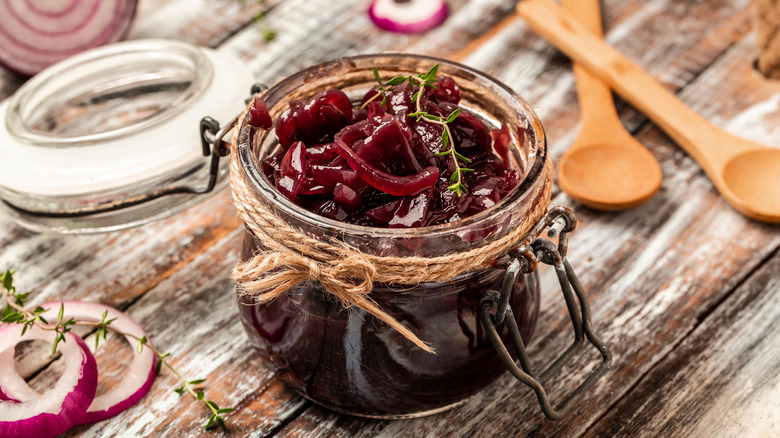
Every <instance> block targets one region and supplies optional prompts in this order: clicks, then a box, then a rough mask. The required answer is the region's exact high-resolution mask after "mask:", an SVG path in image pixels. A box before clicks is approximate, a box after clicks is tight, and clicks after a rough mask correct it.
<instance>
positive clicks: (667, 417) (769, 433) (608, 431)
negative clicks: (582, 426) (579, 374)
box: [586, 253, 780, 437]
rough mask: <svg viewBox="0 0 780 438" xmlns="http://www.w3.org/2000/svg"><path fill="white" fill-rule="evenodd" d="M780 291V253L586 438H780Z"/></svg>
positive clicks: (641, 382) (741, 286) (738, 289)
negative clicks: (671, 437)
mask: <svg viewBox="0 0 780 438" xmlns="http://www.w3.org/2000/svg"><path fill="white" fill-rule="evenodd" d="M778 290H780V255H778V254H777V253H775V255H774V256H773V257H772V259H771V260H770V261H769V262H768V263H767V264H765V265H764V266H762V267H761V268H760V269H759V270H758V271H757V272H755V273H754V274H753V275H751V276H750V278H748V279H747V281H746V282H745V283H744V284H742V285H740V287H739V288H737V290H736V291H735V292H734V293H733V294H731V295H730V296H729V297H728V299H727V300H726V301H725V302H723V303H722V304H721V305H720V306H718V308H717V309H715V311H714V312H713V313H712V314H711V315H709V316H708V317H707V318H706V319H705V320H704V321H703V322H702V323H701V324H700V325H699V326H698V327H696V329H695V330H694V331H693V333H692V334H691V335H690V336H689V337H688V338H686V339H685V341H683V342H682V344H680V346H679V347H678V348H676V349H675V350H674V351H673V352H672V353H670V354H669V356H668V357H666V358H664V360H663V361H662V362H661V363H659V364H658V365H657V366H655V367H654V368H653V370H652V371H651V372H650V373H649V374H648V375H646V376H645V377H644V378H642V380H641V381H640V382H639V384H638V386H637V387H636V388H635V389H634V390H633V391H631V393H629V394H628V395H627V396H626V397H624V398H623V399H622V400H621V401H620V403H618V404H617V406H615V407H614V408H613V409H611V410H610V411H609V412H608V413H607V414H606V415H605V416H604V417H603V418H602V419H600V420H599V422H598V423H596V424H595V425H594V427H592V428H591V429H589V430H588V432H587V434H586V435H587V436H593V437H600V436H632V437H650V436H701V437H704V436H718V437H748V436H750V437H759V436H760V437H774V436H780V417H778V413H780V374H778V373H777V370H778V369H780V354H778V353H780V336H778V330H777V327H776V326H777V321H778V320H779V319H780V295H779V294H778V293H777V292H778ZM767 334H771V335H769V336H768V335H767ZM694 382H695V383H694Z"/></svg>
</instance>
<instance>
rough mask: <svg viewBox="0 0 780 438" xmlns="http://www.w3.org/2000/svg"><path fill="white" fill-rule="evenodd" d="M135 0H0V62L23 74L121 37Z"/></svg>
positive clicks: (124, 34)
mask: <svg viewBox="0 0 780 438" xmlns="http://www.w3.org/2000/svg"><path fill="white" fill-rule="evenodd" d="M137 5H138V0H62V1H52V0H49V1H40V0H38V1H34V0H3V8H2V9H3V12H2V13H0V64H1V65H5V66H6V67H8V68H9V69H11V70H14V71H16V72H18V73H20V74H23V75H25V76H32V75H34V74H35V73H38V72H39V71H41V70H43V69H44V68H46V67H48V66H50V65H52V64H54V63H56V62H57V61H60V60H62V59H65V58H67V57H69V56H72V55H75V54H76V53H79V52H83V51H85V50H88V49H91V48H94V47H98V46H101V45H104V44H108V43H113V42H116V41H119V40H120V39H122V38H124V37H125V36H126V35H127V33H128V32H129V30H130V25H131V24H132V21H133V18H134V17H135V12H136V8H137Z"/></svg>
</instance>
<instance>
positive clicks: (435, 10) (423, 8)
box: [368, 0, 448, 33]
mask: <svg viewBox="0 0 780 438" xmlns="http://www.w3.org/2000/svg"><path fill="white" fill-rule="evenodd" d="M447 14H448V9H447V3H445V2H444V1H443V0H408V1H396V0H374V2H373V3H371V6H370V7H369V8H368V17H369V18H370V19H371V21H373V22H374V24H376V26H377V27H379V28H380V29H384V30H387V31H390V32H397V33H422V32H427V31H429V30H431V29H433V28H434V27H436V26H438V25H440V24H441V23H442V22H444V20H445V19H447Z"/></svg>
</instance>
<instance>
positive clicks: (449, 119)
mask: <svg viewBox="0 0 780 438" xmlns="http://www.w3.org/2000/svg"><path fill="white" fill-rule="evenodd" d="M459 114H460V108H456V109H455V111H453V112H451V113H450V115H449V116H447V121H446V122H444V123H452V121H453V120H455V119H457V118H458V115H459Z"/></svg>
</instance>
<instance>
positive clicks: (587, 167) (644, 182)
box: [558, 138, 661, 211]
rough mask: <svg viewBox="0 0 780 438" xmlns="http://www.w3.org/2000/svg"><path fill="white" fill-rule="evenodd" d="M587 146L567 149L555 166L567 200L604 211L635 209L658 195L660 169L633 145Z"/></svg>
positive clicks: (642, 148) (638, 147)
mask: <svg viewBox="0 0 780 438" xmlns="http://www.w3.org/2000/svg"><path fill="white" fill-rule="evenodd" d="M631 140H632V141H634V143H636V147H628V146H627V145H628V144H629V143H603V142H602V143H588V144H584V145H582V146H580V147H577V148H571V149H569V150H568V151H566V153H565V154H564V155H563V157H561V161H560V164H559V165H558V184H559V185H560V187H561V190H563V191H564V192H566V194H568V195H569V196H570V197H572V198H574V199H575V200H577V201H578V202H580V203H582V204H584V205H587V206H588V207H591V208H595V209H598V210H604V211H613V210H624V209H627V208H632V207H636V206H637V205H640V204H642V203H644V202H645V201H647V200H648V199H650V198H652V197H653V195H655V194H656V193H658V190H659V188H660V186H661V169H660V167H659V166H658V161H656V159H655V157H654V156H653V155H652V154H651V153H650V152H649V151H648V150H647V149H645V148H644V147H643V146H642V145H641V144H640V143H638V142H636V141H635V140H633V138H632V139H631Z"/></svg>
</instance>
